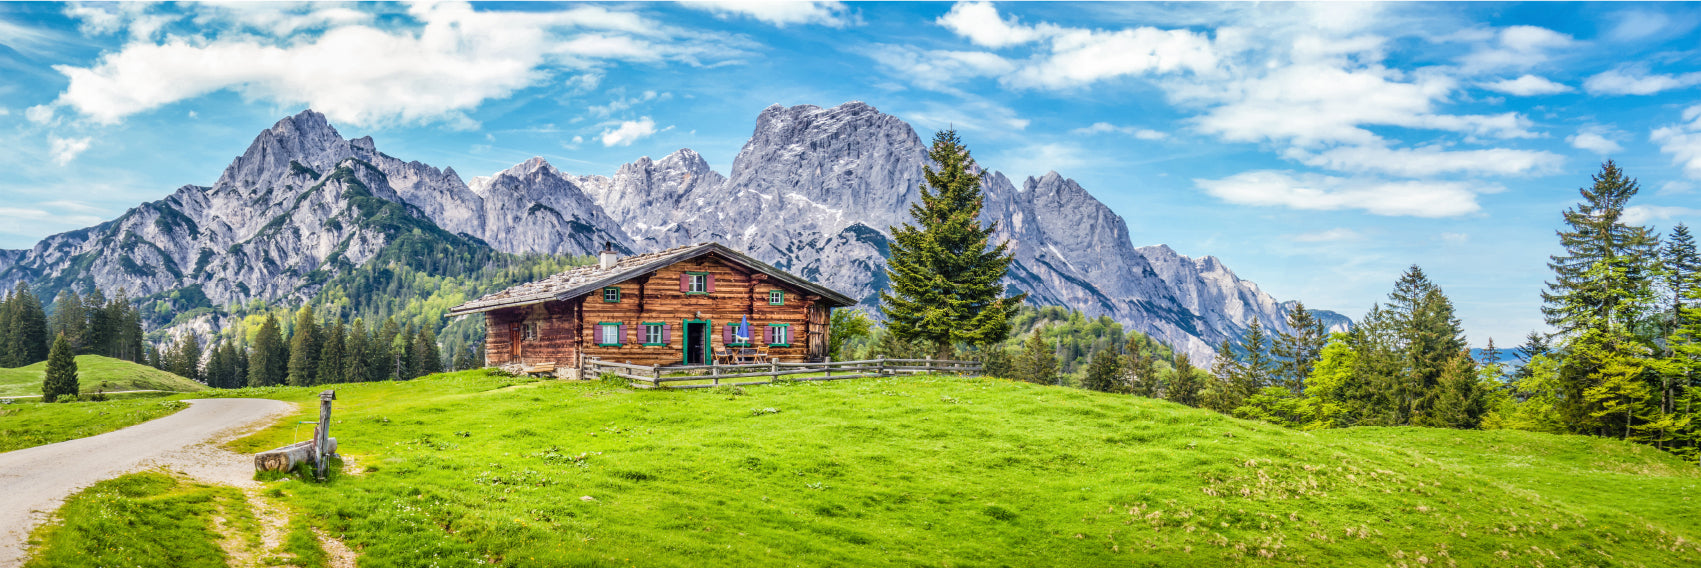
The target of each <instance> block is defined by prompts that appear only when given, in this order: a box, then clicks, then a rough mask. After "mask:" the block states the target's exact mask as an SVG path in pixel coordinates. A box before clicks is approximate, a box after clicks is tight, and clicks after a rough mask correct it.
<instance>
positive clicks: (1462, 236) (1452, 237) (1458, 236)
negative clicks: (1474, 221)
mask: <svg viewBox="0 0 1701 568" xmlns="http://www.w3.org/2000/svg"><path fill="white" fill-rule="evenodd" d="M1441 240H1443V241H1446V242H1447V243H1449V244H1455V245H1462V244H1465V243H1468V242H1470V241H1471V235H1470V234H1469V233H1441Z"/></svg>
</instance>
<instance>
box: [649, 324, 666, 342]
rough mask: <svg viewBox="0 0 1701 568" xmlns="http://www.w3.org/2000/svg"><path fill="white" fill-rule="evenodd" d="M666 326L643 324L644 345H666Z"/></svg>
mask: <svg viewBox="0 0 1701 568" xmlns="http://www.w3.org/2000/svg"><path fill="white" fill-rule="evenodd" d="M666 330H667V324H665V323H646V324H644V345H667V331H666Z"/></svg>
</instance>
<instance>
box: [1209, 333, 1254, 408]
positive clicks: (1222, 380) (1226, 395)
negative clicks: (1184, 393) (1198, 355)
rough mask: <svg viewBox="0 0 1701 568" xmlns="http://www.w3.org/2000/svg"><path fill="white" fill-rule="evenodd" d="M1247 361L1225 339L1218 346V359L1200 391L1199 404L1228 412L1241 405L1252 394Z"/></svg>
mask: <svg viewBox="0 0 1701 568" xmlns="http://www.w3.org/2000/svg"><path fill="white" fill-rule="evenodd" d="M1249 383H1250V381H1248V380H1247V378H1246V363H1244V362H1242V361H1241V360H1240V357H1239V356H1238V355H1236V354H1235V352H1234V346H1233V345H1232V344H1230V343H1229V341H1228V340H1227V339H1224V340H1223V342H1222V344H1221V345H1219V346H1217V357H1216V361H1214V362H1212V363H1211V376H1210V380H1209V382H1207V383H1206V385H1205V388H1204V389H1202V390H1200V392H1199V406H1200V407H1201V408H1209V409H1211V410H1215V411H1217V412H1221V413H1224V414H1228V413H1231V412H1234V409H1235V408H1236V407H1238V406H1240V403H1241V402H1242V401H1244V400H1246V397H1247V396H1248V395H1249V394H1250V393H1249V392H1248V391H1247V390H1246V385H1247V384H1249Z"/></svg>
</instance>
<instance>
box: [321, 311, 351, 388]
mask: <svg viewBox="0 0 1701 568" xmlns="http://www.w3.org/2000/svg"><path fill="white" fill-rule="evenodd" d="M347 350H348V330H347V329H346V328H344V327H343V320H341V319H337V320H333V321H332V323H331V325H330V326H329V327H327V328H326V330H325V345H324V347H323V348H322V349H320V350H319V372H318V378H317V379H316V382H317V383H318V384H322V385H324V384H331V383H340V382H342V380H343V369H344V367H345V365H346V363H347V362H346V361H345V359H347V354H348V351H347Z"/></svg>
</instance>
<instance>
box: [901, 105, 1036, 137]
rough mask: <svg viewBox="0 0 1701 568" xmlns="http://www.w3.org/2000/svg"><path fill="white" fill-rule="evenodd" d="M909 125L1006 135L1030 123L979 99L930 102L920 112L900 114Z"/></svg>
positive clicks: (1011, 110)
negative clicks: (947, 102) (948, 102)
mask: <svg viewBox="0 0 1701 568" xmlns="http://www.w3.org/2000/svg"><path fill="white" fill-rule="evenodd" d="M900 114H902V115H903V116H904V118H906V119H908V120H909V121H910V122H911V123H912V124H916V125H919V126H922V127H924V128H927V129H930V130H944V129H947V128H956V129H959V130H974V131H980V132H990V133H1000V134H1007V133H1009V132H1011V131H1020V130H1025V129H1027V128H1028V124H1029V123H1030V122H1032V121H1030V120H1028V119H1026V118H1022V117H1020V116H1017V115H1016V111H1015V110H1014V109H1011V108H1010V107H1006V106H1002V105H999V104H996V103H992V102H989V101H986V100H981V99H973V98H971V99H969V100H967V101H961V102H956V103H951V104H946V103H939V102H929V103H926V104H925V105H924V106H923V109H922V110H920V111H909V112H903V113H900Z"/></svg>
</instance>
